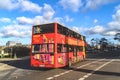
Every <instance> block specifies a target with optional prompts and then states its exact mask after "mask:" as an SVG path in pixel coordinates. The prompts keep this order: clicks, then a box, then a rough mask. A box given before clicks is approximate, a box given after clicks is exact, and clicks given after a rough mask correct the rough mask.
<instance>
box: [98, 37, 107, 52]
mask: <svg viewBox="0 0 120 80" xmlns="http://www.w3.org/2000/svg"><path fill="white" fill-rule="evenodd" d="M99 44H100V46H101V49H102V50H105V49H107V46H108V40H107V39H106V38H101V39H100V43H99Z"/></svg>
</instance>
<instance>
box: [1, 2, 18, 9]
mask: <svg viewBox="0 0 120 80" xmlns="http://www.w3.org/2000/svg"><path fill="white" fill-rule="evenodd" d="M18 6H19V2H18V0H4V1H3V0H0V9H7V10H13V9H16V8H18Z"/></svg>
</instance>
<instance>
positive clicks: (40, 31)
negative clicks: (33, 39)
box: [33, 24, 54, 34]
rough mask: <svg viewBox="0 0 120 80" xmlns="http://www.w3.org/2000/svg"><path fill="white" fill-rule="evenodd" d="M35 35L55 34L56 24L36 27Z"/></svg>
mask: <svg viewBox="0 0 120 80" xmlns="http://www.w3.org/2000/svg"><path fill="white" fill-rule="evenodd" d="M33 29H34V33H33V34H45V33H54V24H49V25H48V24H43V25H38V26H34V28H33Z"/></svg>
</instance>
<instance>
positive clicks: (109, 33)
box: [103, 31, 117, 36]
mask: <svg viewBox="0 0 120 80" xmlns="http://www.w3.org/2000/svg"><path fill="white" fill-rule="evenodd" d="M116 33H117V32H116V31H108V32H105V33H103V35H104V36H114V35H115V34H116Z"/></svg>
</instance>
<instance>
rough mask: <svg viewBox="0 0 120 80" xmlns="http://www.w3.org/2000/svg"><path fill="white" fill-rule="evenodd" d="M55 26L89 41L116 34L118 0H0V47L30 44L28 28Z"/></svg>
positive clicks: (119, 25) (119, 24)
mask: <svg viewBox="0 0 120 80" xmlns="http://www.w3.org/2000/svg"><path fill="white" fill-rule="evenodd" d="M49 22H59V23H61V24H63V25H65V26H67V27H69V28H70V29H73V30H75V31H76V32H79V33H81V34H83V35H85V36H86V40H87V42H90V40H91V39H92V38H102V37H105V38H107V39H111V40H112V38H113V37H114V35H115V34H116V33H118V32H119V31H120V0H4V1H2V0H0V45H5V44H6V42H7V41H19V42H22V43H23V44H30V43H31V29H32V25H37V24H44V23H49Z"/></svg>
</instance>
